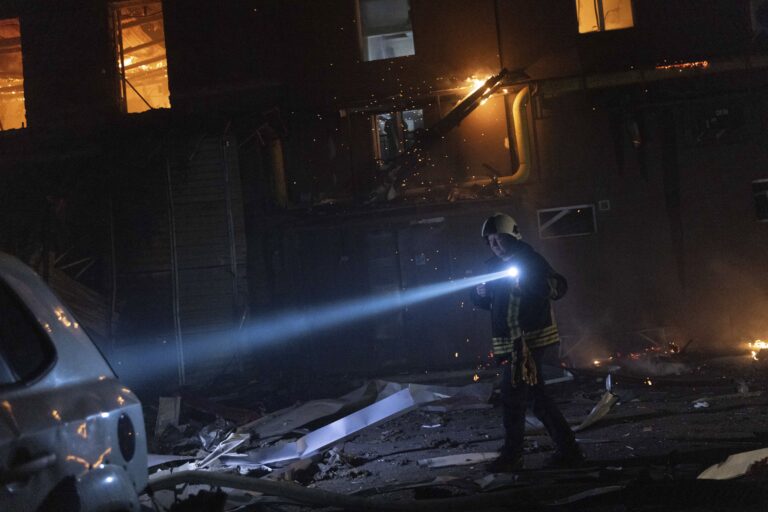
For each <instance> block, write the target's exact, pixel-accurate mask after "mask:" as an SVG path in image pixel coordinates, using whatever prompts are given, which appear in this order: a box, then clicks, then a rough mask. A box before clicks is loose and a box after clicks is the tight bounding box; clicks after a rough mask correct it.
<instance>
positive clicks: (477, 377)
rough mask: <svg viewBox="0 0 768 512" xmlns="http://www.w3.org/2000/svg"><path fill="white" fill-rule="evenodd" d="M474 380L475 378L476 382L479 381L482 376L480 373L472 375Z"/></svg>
mask: <svg viewBox="0 0 768 512" xmlns="http://www.w3.org/2000/svg"><path fill="white" fill-rule="evenodd" d="M472 380H473V381H475V382H477V381H479V380H480V376H479V375H478V374H474V375H473V376H472Z"/></svg>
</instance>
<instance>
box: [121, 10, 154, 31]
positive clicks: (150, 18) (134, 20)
mask: <svg viewBox="0 0 768 512" xmlns="http://www.w3.org/2000/svg"><path fill="white" fill-rule="evenodd" d="M128 19H130V20H131V21H129V22H128V23H126V24H125V25H123V26H122V28H133V27H138V26H139V25H144V24H146V23H152V22H155V21H162V20H163V13H162V11H161V12H156V13H155V14H150V15H149V16H144V17H142V18H128Z"/></svg>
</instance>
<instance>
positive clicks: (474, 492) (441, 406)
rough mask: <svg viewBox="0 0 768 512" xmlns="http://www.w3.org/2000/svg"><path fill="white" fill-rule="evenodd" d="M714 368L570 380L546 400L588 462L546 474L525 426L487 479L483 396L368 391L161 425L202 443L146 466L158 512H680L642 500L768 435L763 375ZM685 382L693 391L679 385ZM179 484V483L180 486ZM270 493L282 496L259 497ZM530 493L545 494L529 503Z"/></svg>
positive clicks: (489, 406) (541, 442) (488, 418)
mask: <svg viewBox="0 0 768 512" xmlns="http://www.w3.org/2000/svg"><path fill="white" fill-rule="evenodd" d="M746 360H747V358H745V361H746ZM709 370H710V371H709V373H707V374H705V373H702V372H696V373H695V374H692V375H686V376H673V377H669V378H662V377H654V378H653V379H652V380H653V385H652V386H649V385H648V384H644V383H643V379H644V378H641V377H637V378H634V379H633V378H630V377H628V376H627V375H620V374H616V375H609V376H607V378H601V379H600V382H601V383H602V382H603V381H605V382H604V385H601V386H600V387H602V388H603V389H599V388H598V386H596V383H595V382H594V379H592V378H590V379H584V378H583V375H580V374H579V373H578V372H575V373H574V376H575V378H574V380H572V381H568V382H564V383H562V384H561V385H560V386H558V387H556V389H555V393H554V394H555V396H556V397H557V398H556V399H557V401H558V402H559V404H561V407H563V410H564V413H565V415H566V418H567V419H568V421H569V422H570V423H571V424H574V425H577V426H576V427H575V430H578V431H579V432H580V437H579V438H578V439H577V441H578V442H579V444H580V445H581V447H582V450H583V451H585V453H586V455H587V460H588V463H587V465H586V466H585V467H583V468H579V469H565V470H543V469H541V464H542V463H543V461H544V459H545V458H546V457H547V456H548V454H549V453H551V451H552V450H553V446H552V443H551V441H550V440H549V438H548V437H546V435H544V434H545V429H544V427H543V425H542V424H541V423H540V422H539V421H538V420H537V419H536V418H535V417H533V416H527V418H526V432H527V434H526V435H527V436H528V437H527V438H526V447H525V469H523V470H520V471H519V472H517V473H515V474H500V475H487V474H486V473H485V469H484V467H485V464H486V462H487V461H490V460H492V459H493V458H495V457H496V456H497V454H498V452H497V450H498V448H499V446H500V445H501V442H502V439H503V428H502V426H501V419H500V415H499V414H500V409H499V407H498V404H496V405H494V403H493V397H492V394H491V387H490V385H489V384H486V383H483V384H479V385H478V384H471V385H469V386H464V387H449V386H437V385H429V384H404V383H394V382H387V381H372V382H369V383H366V384H365V385H363V386H361V387H359V388H357V389H355V390H353V391H352V392H350V393H348V394H347V395H344V396H343V397H341V398H338V399H326V400H317V401H312V402H307V403H305V404H301V405H294V406H291V407H288V408H285V409H282V410H280V411H276V412H273V413H269V414H265V415H263V416H262V417H260V418H258V419H257V420H255V421H250V422H248V423H244V424H240V425H237V424H235V423H232V422H227V421H225V420H224V419H222V418H219V419H217V420H216V421H213V422H211V423H209V424H208V425H206V428H202V426H199V425H198V426H196V427H194V428H197V432H193V426H190V425H185V424H180V425H179V426H178V427H173V426H172V425H169V426H168V427H166V429H168V432H169V433H170V432H174V431H175V432H177V437H178V439H176V443H177V444H178V443H182V442H186V441H188V440H189V438H194V439H195V440H196V441H197V443H196V447H195V448H194V449H187V452H188V453H192V454H193V455H194V456H195V457H194V459H192V460H190V458H189V456H187V457H185V456H183V455H179V456H170V458H168V459H165V458H158V457H157V456H153V457H152V460H153V464H159V463H163V464H164V465H162V466H155V467H160V468H162V470H161V471H159V472H155V473H153V475H152V477H151V485H152V489H153V490H155V491H156V493H155V497H156V499H159V497H163V499H164V500H166V501H165V504H166V505H167V504H168V503H173V502H174V500H176V501H178V499H182V501H183V500H184V499H188V498H189V497H190V496H192V495H194V494H195V493H199V492H200V491H201V490H209V489H212V488H213V487H216V488H222V489H223V490H224V491H225V492H226V493H227V496H228V498H227V502H226V505H225V507H224V510H227V511H228V510H235V509H236V508H238V507H243V506H244V505H247V504H250V506H256V505H257V504H258V506H261V504H263V505H264V506H267V505H268V506H271V507H279V508H280V509H285V510H291V511H294V510H308V508H313V507H319V506H323V507H327V506H333V507H336V508H341V509H347V510H428V509H432V510H465V509H472V510H482V509H484V508H494V507H497V508H498V507H499V506H500V505H499V504H500V503H503V502H504V501H503V500H502V497H503V496H506V498H505V499H507V500H509V499H512V498H514V499H518V498H519V499H522V500H523V501H520V502H519V505H520V508H519V509H520V510H525V509H526V508H525V507H526V506H527V507H529V508H536V507H545V508H551V509H552V510H561V509H563V510H565V509H569V507H577V508H578V507H586V508H578V509H579V510H582V509H583V510H587V509H590V508H589V507H590V506H591V504H593V503H615V504H620V503H629V501H627V500H629V499H632V500H636V501H637V502H638V503H647V504H648V507H649V508H647V510H659V511H661V510H665V511H666V510H683V509H684V508H683V506H682V505H683V504H682V502H680V503H678V504H675V505H674V506H673V507H671V508H653V507H658V506H660V505H658V504H656V503H655V502H654V499H652V497H650V496H645V495H644V494H643V492H642V491H641V489H647V488H657V489H660V491H659V492H663V493H667V492H672V491H671V487H667V484H665V482H666V481H669V480H670V479H671V480H673V481H674V482H675V483H676V484H678V485H681V483H683V484H685V485H689V483H690V482H691V481H693V480H695V479H696V478H697V477H699V475H702V476H701V478H702V479H703V478H705V477H706V475H707V474H708V473H707V471H714V469H712V468H710V469H709V470H707V468H708V467H710V466H712V467H720V466H723V467H725V466H728V465H729V461H730V462H733V459H728V460H726V462H725V463H722V464H715V463H716V462H718V461H722V460H724V459H726V458H727V457H728V456H729V455H733V454H734V451H742V450H744V449H745V447H747V448H751V447H754V448H755V449H757V451H756V453H757V455H760V454H761V453H762V452H761V451H760V450H763V449H764V448H762V447H763V446H765V442H766V439H767V438H768V436H765V435H762V434H760V432H768V416H766V415H764V414H763V413H762V412H761V411H764V406H765V405H766V404H765V403H764V402H763V400H764V393H763V392H762V389H764V386H765V384H766V382H765V381H764V380H760V379H759V378H758V377H757V376H754V377H748V376H746V377H741V379H742V381H741V382H739V380H738V379H731V378H727V375H726V373H727V372H725V371H724V370H723V371H722V373H718V372H720V370H717V371H715V370H714V368H712V367H710V368H709ZM667 379H671V380H667ZM685 379H687V381H688V382H693V383H695V384H694V385H691V386H684V385H682V382H683V380H685ZM734 391H737V392H736V393H734ZM701 401H706V402H708V403H710V404H711V405H710V407H709V408H704V409H702V410H695V409H694V408H693V407H692V404H694V403H701ZM619 404H620V405H621V407H620V408H617V405H619ZM182 407H183V401H182ZM724 418H727V419H725V420H724ZM735 418H739V421H738V422H734V419H735ZM181 419H182V421H184V414H182V418H181ZM728 429H730V431H729V430H728ZM593 432H594V433H597V434H594V433H593ZM193 434H194V435H193ZM201 434H205V435H203V436H201ZM168 436H169V434H165V437H166V438H168ZM214 439H215V440H216V441H215V442H212V440H214ZM203 445H205V447H204V446H203ZM174 446H177V445H174ZM734 446H735V447H736V448H738V450H733V448H734ZM171 451H172V450H171ZM753 452H755V450H753ZM746 453H752V452H746ZM757 455H755V457H752V458H749V461H751V465H747V467H746V469H745V468H744V467H742V468H741V469H739V470H737V471H735V473H734V474H735V478H736V479H737V480H739V479H740V478H745V477H746V475H747V474H750V475H752V474H758V473H759V474H763V473H764V469H763V465H761V464H762V462H761V461H764V460H765V459H766V456H763V457H762V458H758V457H757ZM179 464H181V465H179ZM713 464H715V466H713ZM173 465H176V467H175V468H173V467H171V468H169V466H173ZM750 467H751V468H752V470H751V473H750V470H749V468H750ZM705 470H706V471H705ZM643 475H645V476H643ZM649 475H650V480H648V476H649ZM643 478H645V479H646V480H643ZM181 482H185V483H186V484H185V485H184V486H183V487H179V486H178V484H179V483H181ZM270 482H271V483H273V484H278V485H277V486H269V485H263V484H265V483H267V484H268V483H270ZM644 486H645V487H644ZM162 489H169V490H162ZM238 489H239V490H238ZM535 489H545V490H544V491H542V492H543V494H542V496H541V497H539V498H536V499H533V500H532V499H531V496H533V495H535V493H534V490H535ZM172 491H174V492H172ZM303 491H311V492H310V493H309V494H306V493H304V494H302V493H303ZM314 491H322V492H319V493H315V492H314ZM523 491H524V492H523ZM747 491H748V492H749V493H752V494H750V495H749V496H750V497H749V499H748V500H747V499H746V498H745V500H746V501H748V502H749V503H754V502H755V500H758V499H759V498H760V496H762V495H761V494H760V492H759V491H756V490H754V489H753V488H752V487H749V488H747ZM536 492H538V491H536ZM174 493H176V495H177V496H176V495H175V494H174ZM505 493H506V494H505ZM521 493H522V494H521ZM526 493H527V494H526ZM531 493H534V494H531ZM522 496H527V498H521V497H522ZM348 498H358V499H361V500H363V498H365V499H364V500H363V501H355V500H352V501H348ZM525 500H528V501H525ZM711 500H713V502H717V503H720V502H718V501H716V498H711ZM750 500H751V501H750ZM721 501H722V500H721ZM675 503H676V502H675ZM617 506H618V505H617ZM643 506H645V505H643ZM675 507H678V508H675ZM614 509H615V506H614ZM590 510H591V509H590ZM606 510H613V509H611V508H608V509H606ZM638 510H646V509H644V508H643V509H638ZM722 510H731V509H728V508H725V507H724V508H722ZM734 510H740V509H738V508H736V509H734Z"/></svg>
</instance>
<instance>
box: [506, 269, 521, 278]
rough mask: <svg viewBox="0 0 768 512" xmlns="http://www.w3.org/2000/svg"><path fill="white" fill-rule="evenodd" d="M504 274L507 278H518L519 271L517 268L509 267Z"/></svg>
mask: <svg viewBox="0 0 768 512" xmlns="http://www.w3.org/2000/svg"><path fill="white" fill-rule="evenodd" d="M505 272H506V274H507V275H508V276H509V277H518V276H519V275H520V269H519V268H517V267H509V268H508V269H507V270H505Z"/></svg>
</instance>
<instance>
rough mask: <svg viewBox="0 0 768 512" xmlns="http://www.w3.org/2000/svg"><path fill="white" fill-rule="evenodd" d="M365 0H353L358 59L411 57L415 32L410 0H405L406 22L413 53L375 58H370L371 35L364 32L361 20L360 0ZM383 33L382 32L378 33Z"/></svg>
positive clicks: (414, 44)
mask: <svg viewBox="0 0 768 512" xmlns="http://www.w3.org/2000/svg"><path fill="white" fill-rule="evenodd" d="M364 1H365V0H355V20H356V22H357V36H358V38H357V39H358V45H359V47H360V59H361V60H362V62H379V61H385V60H389V59H403V58H407V57H413V56H414V55H416V34H415V31H414V30H413V19H412V18H411V10H412V7H411V2H412V0H406V1H407V2H408V22H409V24H410V30H409V32H410V33H411V43H412V45H413V53H409V54H407V55H398V56H396V57H382V58H376V59H372V58H370V52H369V49H368V38H369V37H372V36H368V35H366V34H365V28H364V22H363V10H362V7H361V4H362V2H364ZM380 35H383V34H380Z"/></svg>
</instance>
